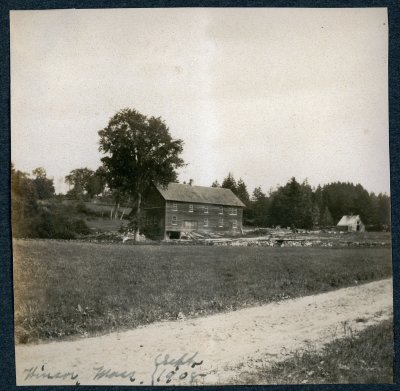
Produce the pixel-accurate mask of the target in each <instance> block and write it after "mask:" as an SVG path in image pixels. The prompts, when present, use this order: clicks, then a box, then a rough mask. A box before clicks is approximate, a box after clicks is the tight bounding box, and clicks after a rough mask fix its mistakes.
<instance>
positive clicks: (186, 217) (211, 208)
mask: <svg viewBox="0 0 400 391" xmlns="http://www.w3.org/2000/svg"><path fill="white" fill-rule="evenodd" d="M176 204H177V206H178V208H177V209H178V210H177V211H174V210H173V202H172V201H167V202H166V211H165V216H166V226H165V229H166V231H180V232H187V231H190V230H195V231H199V232H201V231H203V232H221V233H223V232H232V233H234V232H238V233H239V232H240V230H241V228H242V219H243V208H241V207H236V210H237V215H230V214H229V208H230V207H229V206H223V214H220V209H219V207H220V205H214V204H196V203H193V212H189V204H190V203H187V202H176ZM206 206H208V213H205V209H206V208H205V207H206ZM172 216H176V218H177V221H176V225H173V224H172ZM205 218H207V219H208V226H204V219H205ZM220 218H222V219H223V226H222V227H219V225H220V224H219V222H220V221H219V219H220ZM234 220H236V221H237V228H236V229H234V228H233V227H232V225H233V221H234ZM185 221H195V222H197V229H196V228H195V227H193V228H192V229H191V228H189V227H187V226H185Z"/></svg>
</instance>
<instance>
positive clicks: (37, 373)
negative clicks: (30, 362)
mask: <svg viewBox="0 0 400 391" xmlns="http://www.w3.org/2000/svg"><path fill="white" fill-rule="evenodd" d="M24 373H26V376H25V380H29V379H62V380H66V379H71V380H76V379H77V378H78V376H79V375H78V374H77V373H75V372H73V371H66V372H55V373H51V372H48V371H46V370H45V368H44V365H42V368H41V369H40V370H39V369H38V367H37V366H36V367H31V368H26V369H24Z"/></svg>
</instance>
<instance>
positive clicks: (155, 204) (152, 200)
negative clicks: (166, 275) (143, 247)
mask: <svg viewBox="0 0 400 391" xmlns="http://www.w3.org/2000/svg"><path fill="white" fill-rule="evenodd" d="M224 196H225V197H226V194H224ZM231 198H232V197H231ZM233 202H236V200H234V199H233ZM238 202H240V201H238ZM190 205H192V208H191V207H190ZM234 211H235V212H236V214H233V213H232V212H234ZM221 212H222V213H221ZM242 219H243V207H241V206H231V205H222V204H215V203H202V202H193V203H191V202H186V201H174V200H166V199H165V198H164V196H163V195H162V193H161V192H160V191H159V190H158V189H157V188H156V187H153V188H152V189H151V190H150V191H149V192H148V194H146V195H145V197H144V201H143V212H142V216H141V227H142V231H143V233H144V234H145V235H146V236H149V237H153V238H157V237H158V238H166V237H168V236H169V234H168V233H175V234H174V235H175V236H176V235H177V237H179V236H180V234H179V233H180V232H189V231H198V232H220V233H223V232H225V233H230V234H235V233H240V232H241V229H242Z"/></svg>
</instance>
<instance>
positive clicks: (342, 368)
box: [236, 320, 394, 384]
mask: <svg viewBox="0 0 400 391" xmlns="http://www.w3.org/2000/svg"><path fill="white" fill-rule="evenodd" d="M348 334H349V335H348V336H346V337H345V338H341V339H335V340H334V341H332V342H330V343H328V344H326V345H325V346H324V348H323V350H322V351H320V352H318V351H316V350H315V347H313V346H309V347H308V348H307V349H306V350H304V351H301V352H300V351H298V352H295V354H294V355H293V357H291V358H289V359H287V360H284V361H281V362H278V363H275V364H273V365H272V366H270V365H268V363H267V361H268V360H267V359H266V361H265V367H264V369H260V370H259V371H256V372H254V373H251V374H242V375H241V376H240V377H239V378H238V379H236V381H237V383H238V384H243V383H246V384H302V383H303V384H305V383H309V384H322V383H327V384H345V383H347V384H349V383H350V384H368V383H393V381H394V379H393V359H394V345H393V322H392V321H391V320H386V321H384V322H382V323H380V324H378V325H374V326H370V327H367V328H366V329H365V330H364V331H362V332H360V333H359V334H357V335H353V334H352V333H351V330H348Z"/></svg>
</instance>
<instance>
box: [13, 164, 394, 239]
mask: <svg viewBox="0 0 400 391" xmlns="http://www.w3.org/2000/svg"><path fill="white" fill-rule="evenodd" d="M65 181H66V183H67V184H68V185H69V186H70V189H69V191H68V192H67V193H66V194H65V195H55V190H54V183H53V179H51V178H48V177H47V175H46V171H45V169H44V168H41V167H39V168H36V169H35V170H33V171H32V173H31V174H28V173H24V172H22V171H19V170H17V169H15V167H14V166H13V165H12V167H11V190H12V219H13V235H14V236H15V237H41V238H65V239H68V238H74V237H76V236H77V235H80V234H85V233H88V232H89V229H88V227H87V226H86V224H85V222H84V220H83V219H80V218H76V213H71V211H68V210H67V207H63V206H62V203H61V201H62V200H63V199H73V200H77V201H90V200H92V199H93V198H94V197H96V198H97V199H99V200H101V201H102V202H104V203H109V204H114V205H115V206H118V205H125V204H126V205H127V204H129V196H127V195H126V194H124V193H122V192H118V191H117V190H113V191H111V190H110V189H109V188H108V186H107V180H106V175H105V172H104V168H103V167H100V168H98V169H97V170H90V169H88V168H78V169H75V170H72V171H71V172H70V173H69V174H68V175H67V176H66V178H65ZM212 186H213V187H223V188H227V189H231V190H232V191H233V193H234V194H236V195H237V196H238V198H239V199H240V200H241V201H242V202H243V203H244V204H245V205H246V208H245V210H244V224H245V225H250V226H258V227H272V226H281V227H292V228H293V227H294V228H304V229H311V228H316V227H332V226H335V225H336V224H337V223H338V221H339V220H340V219H341V218H342V216H343V215H350V214H358V215H360V217H361V219H362V221H363V222H364V224H365V225H366V226H367V230H370V231H379V230H388V229H390V197H389V196H388V195H386V194H378V195H376V194H374V193H369V192H368V191H367V190H365V189H364V188H363V187H362V186H361V185H360V184H357V185H354V184H353V183H348V182H347V183H344V182H335V183H330V184H327V185H324V186H318V187H317V188H312V187H311V186H310V185H309V183H308V182H307V180H305V181H303V182H301V183H299V182H298V181H297V180H296V179H295V178H291V179H290V180H289V181H288V183H287V184H286V185H284V186H280V187H278V188H277V189H273V190H270V191H269V193H268V194H266V193H264V192H263V191H262V189H261V187H257V188H255V189H254V190H253V192H252V193H251V195H250V194H249V192H248V189H247V186H246V184H245V182H244V180H243V179H241V178H240V179H239V180H236V179H235V178H234V176H233V175H232V174H231V173H229V174H228V175H227V177H225V178H224V179H223V181H222V183H221V184H220V183H219V182H218V181H215V182H214V183H213V184H212ZM50 199H52V200H56V201H59V202H56V203H55V202H46V200H50ZM75 212H76V211H75ZM74 215H75V217H72V216H74Z"/></svg>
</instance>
